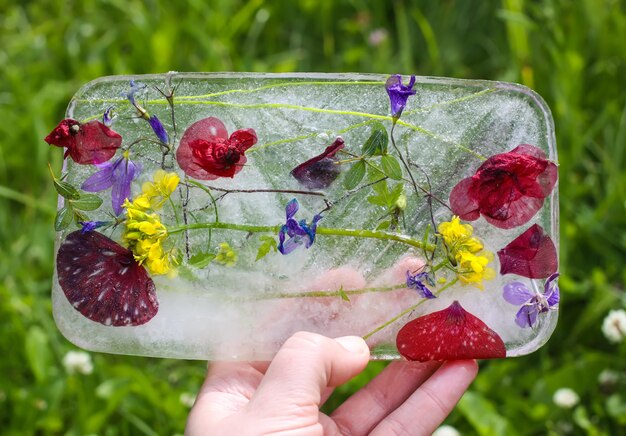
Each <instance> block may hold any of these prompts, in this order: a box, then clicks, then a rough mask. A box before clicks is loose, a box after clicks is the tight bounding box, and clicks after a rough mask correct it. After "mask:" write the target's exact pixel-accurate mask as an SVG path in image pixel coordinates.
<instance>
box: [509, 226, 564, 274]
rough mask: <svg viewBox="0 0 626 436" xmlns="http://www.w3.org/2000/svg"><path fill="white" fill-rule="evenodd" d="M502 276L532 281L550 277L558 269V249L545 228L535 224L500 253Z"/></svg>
mask: <svg viewBox="0 0 626 436" xmlns="http://www.w3.org/2000/svg"><path fill="white" fill-rule="evenodd" d="M498 257H499V258H500V274H503V275H504V274H518V275H520V276H524V277H528V278H531V279H541V278H546V277H549V276H550V275H551V274H553V273H554V272H555V271H556V270H557V268H558V263H559V261H558V259H557V253H556V247H555V245H554V242H552V239H550V236H548V235H546V234H545V232H544V231H543V228H542V227H541V226H540V225H538V224H534V225H532V226H531V227H530V228H528V230H526V231H525V232H524V233H522V234H521V235H519V236H518V237H517V238H515V239H514V240H513V241H511V242H510V243H509V244H508V245H507V246H506V247H504V248H503V249H502V250H500V251H498Z"/></svg>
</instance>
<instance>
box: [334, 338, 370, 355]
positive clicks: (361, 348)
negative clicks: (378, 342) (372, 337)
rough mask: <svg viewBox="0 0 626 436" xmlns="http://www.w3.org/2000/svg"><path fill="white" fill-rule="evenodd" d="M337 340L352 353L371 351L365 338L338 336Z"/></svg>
mask: <svg viewBox="0 0 626 436" xmlns="http://www.w3.org/2000/svg"><path fill="white" fill-rule="evenodd" d="M335 341H337V342H339V345H341V346H342V347H343V348H345V349H346V350H348V351H349V352H351V353H358V354H362V353H365V352H366V351H367V352H369V348H368V346H367V344H366V343H365V341H364V340H363V338H360V337H358V336H342V337H340V338H336V339H335Z"/></svg>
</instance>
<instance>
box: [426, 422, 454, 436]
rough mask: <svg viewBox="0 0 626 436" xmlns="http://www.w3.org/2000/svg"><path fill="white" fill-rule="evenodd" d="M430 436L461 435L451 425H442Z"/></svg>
mask: <svg viewBox="0 0 626 436" xmlns="http://www.w3.org/2000/svg"><path fill="white" fill-rule="evenodd" d="M432 436H461V433H459V431H458V430H457V429H456V428H454V427H452V426H451V425H442V426H440V427H438V428H437V430H435V431H434V432H433V434H432Z"/></svg>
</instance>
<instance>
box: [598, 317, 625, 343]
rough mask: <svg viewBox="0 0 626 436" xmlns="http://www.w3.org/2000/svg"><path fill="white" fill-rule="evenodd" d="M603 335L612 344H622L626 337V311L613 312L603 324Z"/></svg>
mask: <svg viewBox="0 0 626 436" xmlns="http://www.w3.org/2000/svg"><path fill="white" fill-rule="evenodd" d="M602 333H604V336H606V338H607V339H608V340H609V341H611V342H614V343H618V342H622V341H623V340H624V337H626V311H624V310H623V309H618V310H611V311H610V312H609V314H608V315H607V316H606V318H604V321H603V322H602Z"/></svg>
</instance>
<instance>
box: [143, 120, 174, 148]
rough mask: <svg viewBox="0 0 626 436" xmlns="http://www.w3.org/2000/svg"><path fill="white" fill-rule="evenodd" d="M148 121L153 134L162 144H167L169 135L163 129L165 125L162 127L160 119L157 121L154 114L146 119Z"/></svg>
mask: <svg viewBox="0 0 626 436" xmlns="http://www.w3.org/2000/svg"><path fill="white" fill-rule="evenodd" d="M148 122H149V123H150V127H152V130H153V131H154V134H155V135H156V136H157V138H159V141H161V142H162V143H163V144H169V142H170V137H169V136H168V134H167V132H166V131H165V127H163V124H161V121H159V118H158V117H157V116H156V115H152V116H151V117H150V118H149V119H148Z"/></svg>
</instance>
